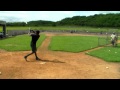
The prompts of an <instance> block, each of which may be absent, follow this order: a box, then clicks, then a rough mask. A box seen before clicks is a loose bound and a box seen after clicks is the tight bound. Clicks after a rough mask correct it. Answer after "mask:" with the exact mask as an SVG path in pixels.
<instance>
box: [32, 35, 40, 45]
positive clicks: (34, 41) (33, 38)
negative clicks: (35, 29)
mask: <svg viewBox="0 0 120 90" xmlns="http://www.w3.org/2000/svg"><path fill="white" fill-rule="evenodd" d="M31 36H32V41H31V42H32V43H33V44H36V42H37V40H38V39H39V37H40V35H36V34H32V35H31Z"/></svg>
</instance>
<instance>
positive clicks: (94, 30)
mask: <svg viewBox="0 0 120 90" xmlns="http://www.w3.org/2000/svg"><path fill="white" fill-rule="evenodd" d="M30 28H31V29H34V30H76V31H77V30H78V31H84V32H101V31H103V32H106V31H107V30H109V29H114V28H105V27H104V28H97V27H96V28H95V27H85V26H79V27H78V26H56V27H52V26H39V27H30ZM6 30H7V31H8V30H29V27H9V26H7V27H6ZM0 31H2V27H0ZM118 31H120V29H119V30H118Z"/></svg>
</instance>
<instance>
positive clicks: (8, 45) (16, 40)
mask: <svg viewBox="0 0 120 90" xmlns="http://www.w3.org/2000/svg"><path fill="white" fill-rule="evenodd" d="M45 38H46V36H45V34H41V37H40V38H39V40H38V42H37V47H39V46H40V45H41V44H42V41H43V40H44V39H45ZM30 42H31V37H30V36H29V35H19V36H15V37H11V38H7V39H2V40H0V49H4V50H7V51H27V50H31V47H30Z"/></svg>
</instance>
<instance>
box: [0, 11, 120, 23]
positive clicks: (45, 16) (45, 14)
mask: <svg viewBox="0 0 120 90" xmlns="http://www.w3.org/2000/svg"><path fill="white" fill-rule="evenodd" d="M101 13H102V14H106V13H120V11H0V20H4V21H6V22H28V21H33V20H48V21H59V20H62V19H64V18H67V17H73V16H90V15H94V14H101Z"/></svg>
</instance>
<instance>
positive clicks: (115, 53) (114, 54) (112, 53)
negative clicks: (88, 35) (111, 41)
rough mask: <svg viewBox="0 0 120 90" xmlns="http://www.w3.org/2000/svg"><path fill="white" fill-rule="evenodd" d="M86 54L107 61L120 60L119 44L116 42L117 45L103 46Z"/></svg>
mask: <svg viewBox="0 0 120 90" xmlns="http://www.w3.org/2000/svg"><path fill="white" fill-rule="evenodd" d="M87 54H88V55H91V56H94V57H98V58H101V59H103V60H105V61H108V62H120V44H118V46H117V47H112V46H109V47H104V48H101V49H99V50H94V51H91V52H89V53H87Z"/></svg>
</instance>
